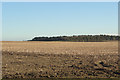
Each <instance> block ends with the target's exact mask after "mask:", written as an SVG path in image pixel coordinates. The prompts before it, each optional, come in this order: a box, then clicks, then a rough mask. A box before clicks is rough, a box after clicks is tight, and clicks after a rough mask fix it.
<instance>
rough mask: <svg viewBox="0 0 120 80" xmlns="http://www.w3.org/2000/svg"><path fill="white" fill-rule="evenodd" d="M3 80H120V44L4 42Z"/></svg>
mask: <svg viewBox="0 0 120 80" xmlns="http://www.w3.org/2000/svg"><path fill="white" fill-rule="evenodd" d="M2 43H3V44H2V47H3V48H2V62H3V63H2V74H3V78H86V77H87V78H120V70H119V66H118V64H119V61H118V59H119V55H118V42H26V41H21V42H20V41H18V42H14V41H13V42H2Z"/></svg>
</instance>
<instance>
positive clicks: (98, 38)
mask: <svg viewBox="0 0 120 80" xmlns="http://www.w3.org/2000/svg"><path fill="white" fill-rule="evenodd" d="M119 39H120V36H112V35H78V36H75V35H74V36H57V37H35V38H33V39H32V40H28V41H75V42H103V41H115V40H119Z"/></svg>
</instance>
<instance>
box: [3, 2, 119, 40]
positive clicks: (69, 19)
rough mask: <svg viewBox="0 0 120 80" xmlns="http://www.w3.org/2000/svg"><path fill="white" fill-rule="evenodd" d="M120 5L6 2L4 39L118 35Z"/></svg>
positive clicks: (103, 3)
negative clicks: (119, 6) (119, 9)
mask: <svg viewBox="0 0 120 80" xmlns="http://www.w3.org/2000/svg"><path fill="white" fill-rule="evenodd" d="M117 4H118V3H117V2H4V3H3V4H2V23H3V24H2V25H3V30H2V31H3V40H7V41H12V40H13V41H22V40H28V39H32V38H33V37H35V36H63V35H85V34H117V33H118V5H117Z"/></svg>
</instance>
